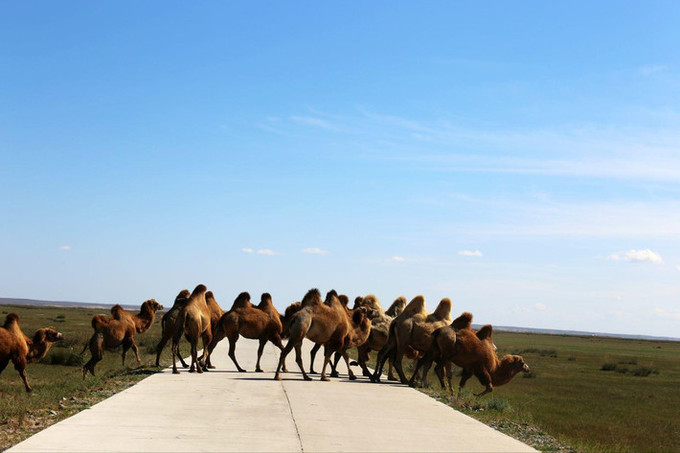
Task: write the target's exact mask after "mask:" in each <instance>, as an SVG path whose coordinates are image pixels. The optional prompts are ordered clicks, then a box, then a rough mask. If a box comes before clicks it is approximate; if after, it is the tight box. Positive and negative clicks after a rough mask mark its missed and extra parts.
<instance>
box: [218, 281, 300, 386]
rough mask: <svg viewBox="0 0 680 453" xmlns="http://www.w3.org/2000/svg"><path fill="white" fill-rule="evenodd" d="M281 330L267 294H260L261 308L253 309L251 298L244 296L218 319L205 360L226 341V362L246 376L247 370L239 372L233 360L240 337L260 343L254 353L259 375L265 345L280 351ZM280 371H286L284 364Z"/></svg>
mask: <svg viewBox="0 0 680 453" xmlns="http://www.w3.org/2000/svg"><path fill="white" fill-rule="evenodd" d="M282 330H283V325H282V323H281V315H280V314H279V312H278V311H277V310H276V308H274V304H273V303H272V297H271V295H270V294H269V293H263V294H262V296H261V298H260V304H259V305H258V306H257V307H254V306H253V305H252V304H251V303H250V294H248V293H247V292H243V293H241V294H239V295H238V297H236V300H235V301H234V304H233V305H232V307H231V309H230V310H229V311H228V312H227V313H225V314H224V315H222V317H221V318H220V319H219V321H218V323H217V326H216V328H215V332H214V334H213V339H212V341H211V342H210V345H208V359H209V358H210V354H211V353H212V351H213V350H214V349H215V346H217V343H219V342H220V341H221V340H222V339H223V338H224V337H227V339H228V340H229V358H230V359H231V360H232V362H234V365H236V369H237V370H238V371H240V372H245V371H246V370H245V369H243V368H241V366H240V365H239V364H238V361H237V360H236V342H237V341H238V338H239V335H241V336H243V337H245V338H249V339H253V340H259V342H260V346H259V347H258V349H257V364H256V365H255V371H256V372H258V373H261V372H262V368H261V367H260V358H261V357H262V352H263V351H264V346H265V345H266V344H267V341H271V342H272V343H274V345H275V346H276V347H278V348H279V349H281V350H283V343H282V342H281V331H282ZM283 371H284V372H286V371H287V370H286V368H285V364H284V369H283Z"/></svg>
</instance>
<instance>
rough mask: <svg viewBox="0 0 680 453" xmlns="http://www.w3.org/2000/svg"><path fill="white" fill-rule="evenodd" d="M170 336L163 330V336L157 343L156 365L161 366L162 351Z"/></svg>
mask: <svg viewBox="0 0 680 453" xmlns="http://www.w3.org/2000/svg"><path fill="white" fill-rule="evenodd" d="M169 339H170V337H169V336H168V335H166V334H165V332H163V336H162V337H161V341H159V342H158V344H157V345H156V366H161V352H163V348H164V347H165V345H166V344H167V343H168V340H169Z"/></svg>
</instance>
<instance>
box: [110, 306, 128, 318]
mask: <svg viewBox="0 0 680 453" xmlns="http://www.w3.org/2000/svg"><path fill="white" fill-rule="evenodd" d="M121 311H125V309H124V308H123V307H122V306H121V305H120V304H116V305H114V306H113V307H111V314H112V315H113V316H116V315H117V314H118V313H120V312H121Z"/></svg>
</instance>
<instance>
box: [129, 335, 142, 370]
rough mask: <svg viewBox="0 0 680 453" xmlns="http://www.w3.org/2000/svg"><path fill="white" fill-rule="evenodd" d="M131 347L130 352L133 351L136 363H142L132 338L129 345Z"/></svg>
mask: <svg viewBox="0 0 680 453" xmlns="http://www.w3.org/2000/svg"><path fill="white" fill-rule="evenodd" d="M130 347H131V348H132V352H134V353H135V357H136V358H137V365H141V364H142V359H140V358H139V350H138V349H137V344H136V343H135V340H132V344H131V345H130Z"/></svg>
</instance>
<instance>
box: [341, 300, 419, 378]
mask: <svg viewBox="0 0 680 453" xmlns="http://www.w3.org/2000/svg"><path fill="white" fill-rule="evenodd" d="M363 304H364V306H367V307H369V308H370V309H371V310H373V311H374V312H376V315H375V316H374V317H372V319H371V331H370V333H369V335H368V339H367V340H366V342H365V343H364V344H362V345H361V346H359V347H358V348H357V351H358V359H357V362H352V363H351V364H355V363H356V364H357V365H359V366H360V367H361V370H362V372H363V375H364V376H369V377H370V376H371V372H370V371H369V370H368V366H367V365H366V362H367V361H368V359H369V358H370V353H371V351H380V350H381V349H382V348H383V347H384V346H385V343H387V337H388V333H389V330H390V323H391V322H392V320H393V319H394V318H395V317H396V316H397V315H399V313H401V312H402V311H403V310H404V307H405V306H406V298H405V297H403V296H399V297H398V298H397V299H395V301H394V302H392V305H390V308H389V309H388V310H387V311H384V310H383V309H382V306H381V305H380V301H379V300H378V298H377V297H376V296H374V295H373V294H369V295H368V296H366V297H364V298H363ZM390 313H391V314H390ZM387 379H388V380H390V381H396V380H397V379H396V378H395V377H394V375H393V373H392V359H390V361H389V363H388V371H387Z"/></svg>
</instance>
